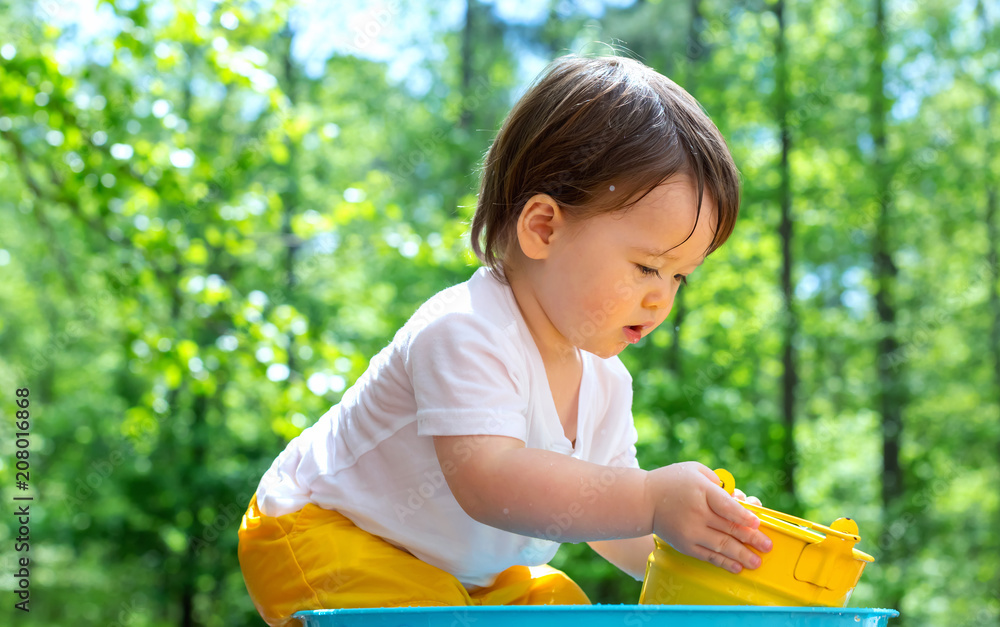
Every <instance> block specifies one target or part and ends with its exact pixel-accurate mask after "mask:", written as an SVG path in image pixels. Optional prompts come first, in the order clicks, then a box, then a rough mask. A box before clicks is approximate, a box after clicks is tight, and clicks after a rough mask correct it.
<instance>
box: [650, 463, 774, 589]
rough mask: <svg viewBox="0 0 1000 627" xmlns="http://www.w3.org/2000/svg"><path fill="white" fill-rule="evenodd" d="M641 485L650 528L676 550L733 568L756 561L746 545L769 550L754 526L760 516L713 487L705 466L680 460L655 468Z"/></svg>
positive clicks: (715, 481)
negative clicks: (649, 509) (650, 511)
mask: <svg viewBox="0 0 1000 627" xmlns="http://www.w3.org/2000/svg"><path fill="white" fill-rule="evenodd" d="M646 489H647V498H651V499H652V506H653V533H655V534H656V535H658V536H660V537H661V538H663V539H664V540H666V541H667V542H669V543H670V545H671V546H672V547H674V548H675V549H677V550H678V551H680V552H681V553H684V554H686V555H690V556H692V557H696V558H698V559H701V560H705V561H706V562H709V563H711V564H715V565H716V566H719V567H721V568H725V569H726V570H729V571H731V572H733V573H738V572H740V571H741V570H742V569H743V567H746V568H757V567H758V566H760V563H761V561H760V557H759V556H757V555H755V554H754V553H753V552H752V551H751V550H750V549H749V548H747V546H746V545H749V546H752V547H754V548H755V549H757V550H758V551H760V552H762V553H766V552H767V551H770V550H771V540H770V539H769V538H768V537H767V536H765V535H764V534H763V533H762V532H761V531H759V530H758V527H759V526H760V519H758V518H757V517H756V516H754V515H753V514H752V513H751V512H750V511H748V510H747V509H746V508H744V507H743V506H742V505H740V504H739V503H737V502H736V499H734V498H733V497H731V496H729V494H727V493H726V491H725V490H723V489H722V488H721V487H719V479H718V477H717V476H716V475H715V473H714V472H712V470H711V469H709V468H708V467H707V466H704V465H702V464H699V463H697V462H683V463H680V464H672V465H670V466H666V467H664V468H658V469H656V470H653V471H651V472H650V473H649V475H648V476H647V488H646ZM741 494H742V493H741ZM744 498H745V495H744Z"/></svg>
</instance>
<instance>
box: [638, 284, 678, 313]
mask: <svg viewBox="0 0 1000 627" xmlns="http://www.w3.org/2000/svg"><path fill="white" fill-rule="evenodd" d="M673 304H674V298H673V295H672V294H669V293H667V292H666V291H664V290H652V291H650V292H647V293H646V296H645V297H644V298H643V299H642V306H643V307H644V308H646V309H656V310H664V311H657V313H660V314H662V315H664V316H666V315H667V314H669V313H670V308H671V307H672V306H673Z"/></svg>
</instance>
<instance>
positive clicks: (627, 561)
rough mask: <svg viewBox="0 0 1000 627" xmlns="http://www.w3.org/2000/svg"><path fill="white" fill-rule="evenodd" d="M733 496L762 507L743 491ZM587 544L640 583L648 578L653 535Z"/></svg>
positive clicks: (736, 492) (653, 546) (758, 501)
mask: <svg viewBox="0 0 1000 627" xmlns="http://www.w3.org/2000/svg"><path fill="white" fill-rule="evenodd" d="M733 496H735V497H736V498H737V499H738V500H740V501H750V502H751V503H754V504H755V505H760V499H758V498H757V497H754V496H750V497H748V496H747V495H745V494H744V493H743V492H742V491H741V490H736V491H735V492H734V493H733ZM587 544H589V545H590V548H592V549H594V551H596V552H597V554H598V555H600V556H601V557H603V558H604V559H606V560H608V561H609V562H611V563H612V564H614V565H615V566H617V567H618V568H619V569H620V570H622V571H623V572H625V573H626V574H628V575H631V576H632V578H633V579H637V580H639V581H642V580H643V578H644V577H645V576H646V563H647V562H648V560H649V554H650V553H652V552H653V550H654V549H655V548H656V543H655V542H654V541H653V534H649V535H648V536H642V537H641V538H627V539H623V540H596V541H594V542H588V543H587Z"/></svg>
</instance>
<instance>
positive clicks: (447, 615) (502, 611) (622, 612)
mask: <svg viewBox="0 0 1000 627" xmlns="http://www.w3.org/2000/svg"><path fill="white" fill-rule="evenodd" d="M894 616H899V612H897V611H896V610H883V609H867V608H864V609H863V608H851V607H836V608H834V607H757V606H754V607H750V606H731V605H730V606H725V605H591V606H579V605H515V606H509V605H508V606H473V607H394V608H380V609H352V610H312V611H309V612H296V613H295V617H296V618H298V619H300V620H301V621H302V626H303V627H511V626H513V627H549V626H550V625H565V626H567V627H569V626H572V627H598V626H600V627H610V626H614V625H622V626H623V627H657V626H660V625H685V626H686V625H690V626H692V627H730V626H733V625H736V626H738V627H831V626H833V625H845V626H846V625H851V626H852V627H858V626H859V625H863V626H864V627H880V626H882V625H886V624H888V622H889V619H890V618H892V617H894Z"/></svg>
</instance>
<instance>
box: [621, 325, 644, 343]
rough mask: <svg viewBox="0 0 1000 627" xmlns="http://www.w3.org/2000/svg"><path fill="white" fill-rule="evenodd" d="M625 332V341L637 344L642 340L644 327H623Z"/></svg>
mask: <svg viewBox="0 0 1000 627" xmlns="http://www.w3.org/2000/svg"><path fill="white" fill-rule="evenodd" d="M623 329H624V331H625V339H626V340H628V341H629V343H630V344H635V343H636V342H638V341H639V340H641V339H642V325H641V324H633V325H631V326H627V327H623Z"/></svg>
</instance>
